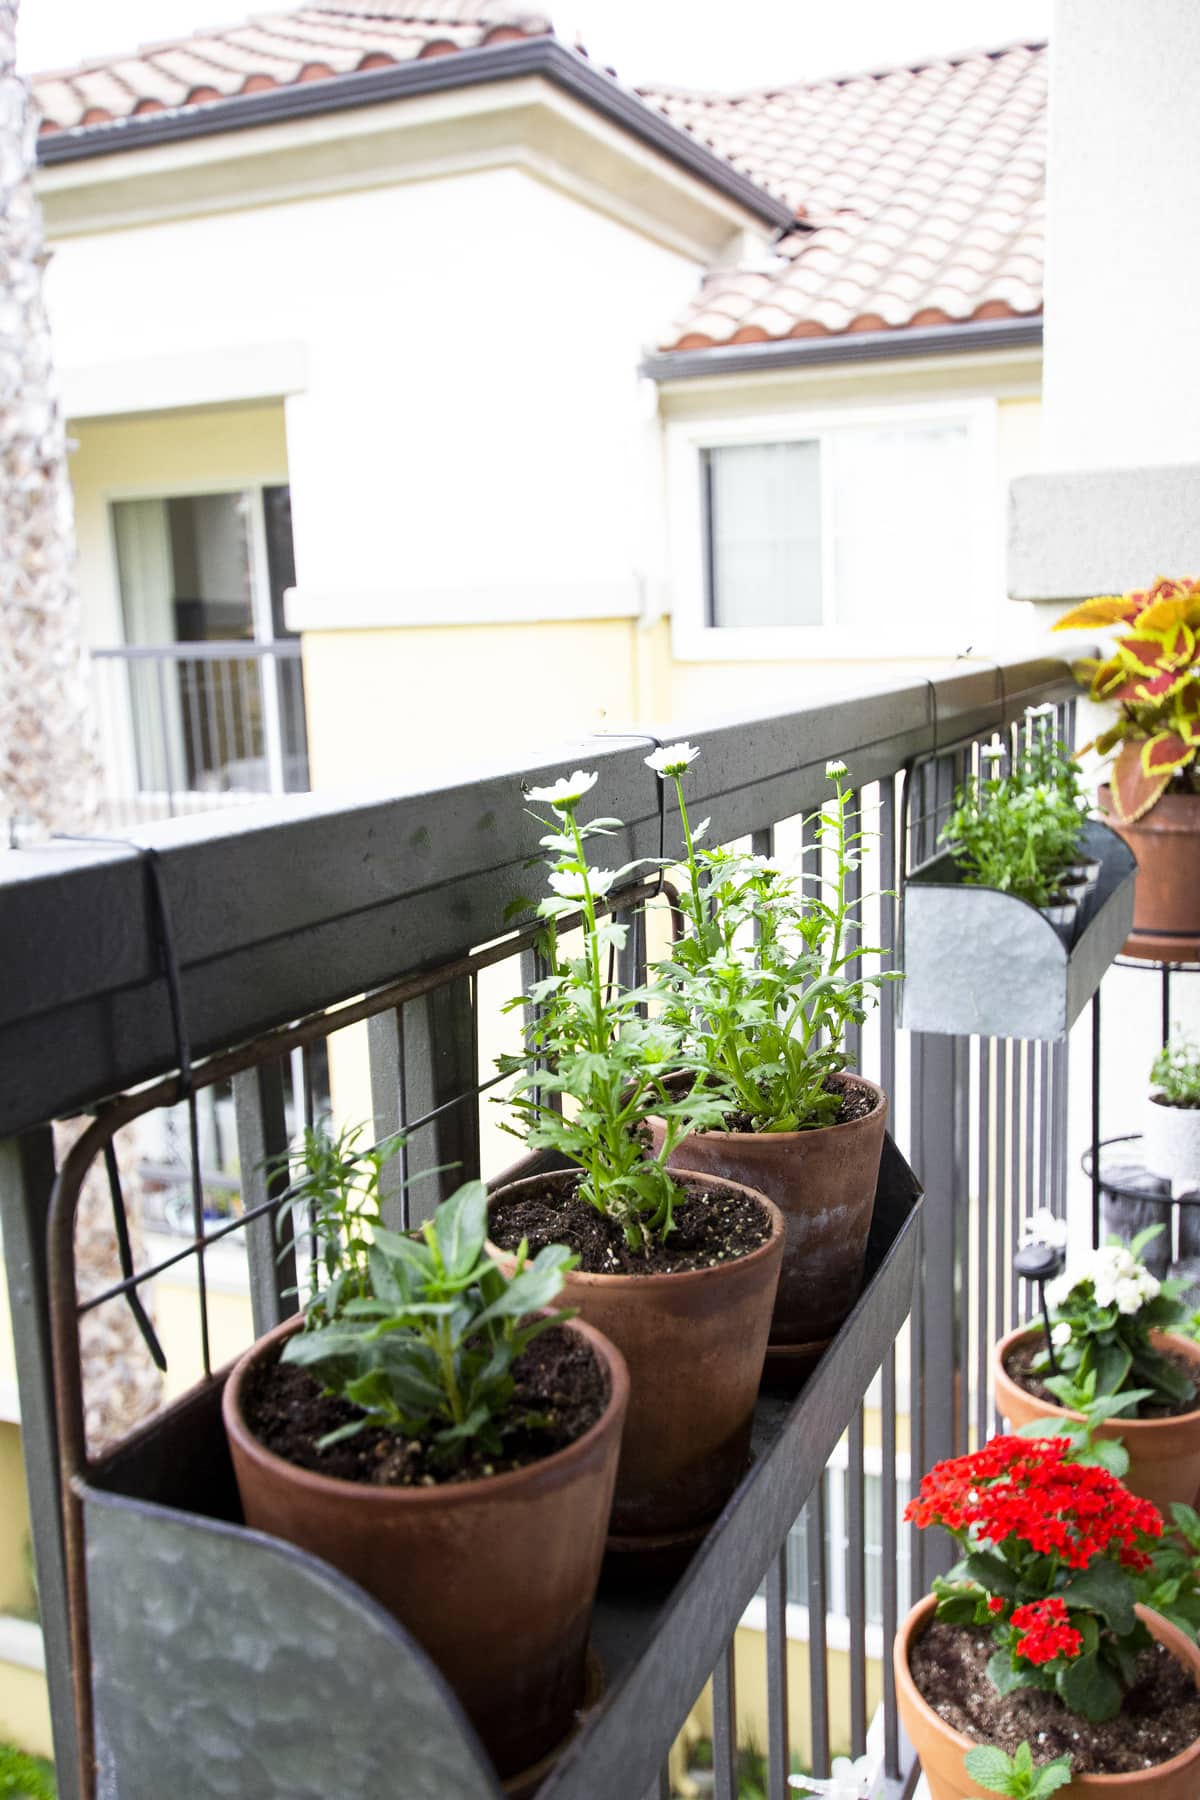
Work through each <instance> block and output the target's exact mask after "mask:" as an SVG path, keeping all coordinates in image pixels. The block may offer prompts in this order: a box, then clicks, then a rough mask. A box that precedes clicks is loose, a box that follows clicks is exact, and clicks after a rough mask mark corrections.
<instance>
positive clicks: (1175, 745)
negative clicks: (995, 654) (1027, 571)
mask: <svg viewBox="0 0 1200 1800" xmlns="http://www.w3.org/2000/svg"><path fill="white" fill-rule="evenodd" d="M1098 626H1099V627H1109V628H1110V629H1112V631H1113V632H1114V633H1115V642H1114V643H1113V644H1112V646H1111V648H1110V650H1109V653H1108V655H1107V656H1103V657H1100V658H1095V657H1089V658H1085V659H1083V660H1081V661H1080V662H1078V663H1077V664H1076V665H1075V672H1076V674H1077V676H1078V677H1079V679H1080V681H1081V682H1082V683H1083V685H1084V686H1085V687H1086V688H1087V689H1088V691H1089V694H1090V697H1091V698H1092V699H1093V700H1094V701H1097V702H1099V703H1101V704H1111V705H1113V706H1115V707H1116V708H1117V716H1116V718H1115V720H1114V721H1113V723H1112V724H1111V725H1110V726H1109V727H1108V728H1107V729H1106V730H1105V731H1102V732H1101V733H1100V735H1099V736H1098V737H1097V738H1096V740H1095V748H1096V750H1097V751H1099V753H1100V754H1101V755H1102V756H1107V755H1108V754H1110V753H1111V752H1114V751H1115V752H1116V754H1115V757H1114V760H1113V764H1112V774H1111V778H1110V782H1109V785H1108V786H1106V787H1101V789H1100V804H1101V807H1102V808H1103V810H1104V811H1105V812H1106V813H1107V814H1108V815H1109V818H1110V823H1111V824H1112V826H1113V828H1114V829H1115V830H1116V831H1117V832H1119V834H1120V835H1121V836H1122V837H1123V838H1124V839H1125V841H1126V843H1127V844H1128V845H1129V847H1130V849H1131V850H1132V851H1133V852H1134V855H1135V856H1136V857H1137V861H1138V878H1137V889H1136V895H1135V906H1134V920H1133V936H1132V937H1131V939H1130V940H1129V944H1128V949H1129V951H1130V952H1131V954H1134V955H1139V954H1140V955H1143V956H1149V957H1154V958H1158V957H1165V958H1168V959H1169V958H1170V957H1171V955H1172V951H1173V952H1174V955H1175V958H1176V960H1182V956H1181V946H1180V945H1179V944H1178V943H1175V944H1172V942H1171V940H1172V939H1178V938H1180V937H1182V938H1185V939H1187V938H1196V937H1200V776H1198V773H1197V764H1196V752H1197V750H1198V749H1200V581H1195V580H1179V581H1174V580H1167V579H1166V578H1164V577H1160V578H1159V579H1158V580H1157V581H1155V583H1154V584H1153V586H1152V587H1150V588H1147V589H1144V590H1142V589H1134V590H1133V591H1132V592H1130V593H1128V594H1103V595H1100V596H1098V597H1097V598H1096V599H1093V600H1086V601H1085V602H1084V603H1083V605H1082V606H1077V607H1074V608H1073V609H1072V611H1070V612H1069V613H1067V614H1066V615H1065V617H1063V618H1062V619H1060V620H1059V621H1058V623H1057V624H1056V626H1055V630H1056V631H1082V630H1094V629H1095V628H1096V627H1098ZM1090 747H1091V746H1087V748H1090Z"/></svg>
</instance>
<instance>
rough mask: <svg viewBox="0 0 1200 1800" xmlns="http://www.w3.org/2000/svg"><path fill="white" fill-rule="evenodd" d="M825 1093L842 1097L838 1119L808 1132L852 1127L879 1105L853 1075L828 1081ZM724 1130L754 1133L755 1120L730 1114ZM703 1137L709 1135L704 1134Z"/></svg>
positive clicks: (745, 1113) (746, 1114)
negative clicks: (833, 1127) (837, 1126)
mask: <svg viewBox="0 0 1200 1800" xmlns="http://www.w3.org/2000/svg"><path fill="white" fill-rule="evenodd" d="M825 1092H826V1093H827V1094H840V1095H841V1101H842V1104H841V1106H840V1107H839V1108H838V1113H837V1117H836V1118H835V1119H827V1120H826V1122H825V1125H824V1126H823V1127H818V1126H809V1127H807V1129H808V1130H820V1129H824V1130H826V1131H827V1130H828V1129H829V1128H830V1126H832V1125H852V1124H853V1123H854V1121H855V1119H866V1118H868V1117H869V1116H870V1115H871V1113H873V1112H874V1111H875V1108H876V1107H877V1106H878V1105H879V1101H878V1100H877V1099H876V1097H875V1095H874V1094H872V1093H871V1092H870V1090H869V1089H867V1088H865V1087H863V1086H861V1085H860V1084H859V1083H858V1082H857V1081H855V1079H854V1077H853V1076H852V1075H848V1076H846V1077H845V1080H844V1082H842V1081H833V1080H828V1079H827V1080H826V1082H825ZM723 1129H724V1130H725V1131H751V1132H752V1131H754V1130H755V1126H754V1120H753V1118H752V1116H751V1115H750V1113H748V1112H728V1113H726V1114H725V1122H724V1126H723ZM701 1135H708V1134H707V1133H702V1134H701ZM756 1135H757V1133H756ZM764 1135H766V1134H764Z"/></svg>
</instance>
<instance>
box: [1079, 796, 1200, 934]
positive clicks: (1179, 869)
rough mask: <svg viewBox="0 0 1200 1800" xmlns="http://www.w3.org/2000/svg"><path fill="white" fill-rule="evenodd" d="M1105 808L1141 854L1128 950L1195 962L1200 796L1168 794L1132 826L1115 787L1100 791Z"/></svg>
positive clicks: (1199, 920) (1199, 925)
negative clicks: (1120, 811)
mask: <svg viewBox="0 0 1200 1800" xmlns="http://www.w3.org/2000/svg"><path fill="white" fill-rule="evenodd" d="M1100 806H1101V809H1102V811H1103V812H1104V814H1105V823H1106V824H1108V825H1111V826H1112V829H1113V830H1114V831H1115V832H1116V833H1117V835H1118V837H1122V838H1124V840H1125V842H1126V843H1127V844H1128V845H1129V848H1130V849H1131V850H1132V851H1133V854H1134V855H1135V856H1136V858H1137V865H1138V872H1137V882H1136V885H1135V887H1134V895H1133V935H1132V937H1131V938H1130V939H1129V940H1128V942H1127V943H1126V945H1125V952H1126V954H1127V955H1129V956H1145V957H1150V958H1151V959H1152V960H1154V961H1158V960H1166V961H1170V960H1172V951H1173V950H1174V960H1176V961H1187V960H1189V958H1188V956H1187V955H1186V951H1187V948H1188V942H1189V941H1194V940H1196V939H1200V794H1164V795H1163V797H1162V799H1161V800H1160V801H1158V803H1157V804H1156V805H1154V806H1152V807H1151V808H1150V811H1149V812H1148V813H1146V815H1145V816H1144V817H1143V818H1141V819H1137V820H1135V822H1134V823H1133V824H1132V825H1126V824H1125V823H1124V821H1123V820H1121V819H1119V818H1118V817H1117V815H1116V813H1115V812H1114V811H1113V804H1112V789H1111V788H1109V787H1102V788H1101V789H1100ZM1173 938H1174V939H1183V940H1184V942H1183V943H1181V944H1179V943H1177V944H1175V945H1174V946H1173V945H1172V944H1171V942H1170V940H1171V939H1173Z"/></svg>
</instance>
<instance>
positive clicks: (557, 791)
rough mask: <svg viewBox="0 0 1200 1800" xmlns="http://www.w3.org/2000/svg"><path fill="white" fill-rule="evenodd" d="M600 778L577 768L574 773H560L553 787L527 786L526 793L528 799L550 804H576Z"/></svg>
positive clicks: (563, 805) (559, 805) (561, 805)
mask: <svg viewBox="0 0 1200 1800" xmlns="http://www.w3.org/2000/svg"><path fill="white" fill-rule="evenodd" d="M599 779H600V777H599V775H587V774H585V773H584V771H583V770H582V769H576V770H575V773H574V774H573V775H560V776H559V778H558V780H557V781H556V782H555V783H554V785H553V786H552V787H531V788H526V790H525V794H526V798H527V799H530V800H544V801H545V802H546V803H547V805H549V806H557V807H567V806H574V805H575V804H576V802H577V801H580V800H582V799H583V796H584V795H585V794H586V793H588V792H589V791H590V789H592V788H594V787H595V785H596V783H597V782H598V781H599Z"/></svg>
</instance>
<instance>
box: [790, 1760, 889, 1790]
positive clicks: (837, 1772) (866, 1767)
mask: <svg viewBox="0 0 1200 1800" xmlns="http://www.w3.org/2000/svg"><path fill="white" fill-rule="evenodd" d="M788 1785H789V1787H794V1788H799V1789H800V1790H801V1791H802V1792H804V1793H809V1794H824V1795H825V1797H826V1800H870V1795H871V1790H872V1788H873V1787H874V1785H875V1759H874V1757H871V1756H859V1757H856V1758H855V1760H854V1761H853V1762H851V1761H850V1758H849V1757H848V1756H835V1757H834V1759H833V1764H832V1772H831V1774H830V1776H829V1777H828V1779H827V1780H819V1779H818V1778H817V1776H815V1775H789V1776H788Z"/></svg>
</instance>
